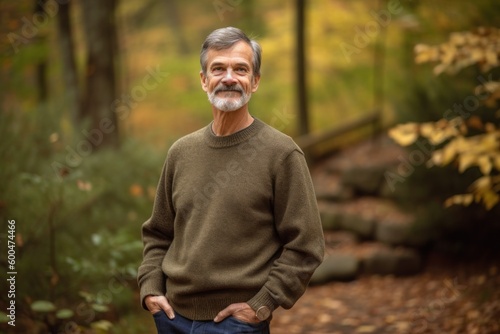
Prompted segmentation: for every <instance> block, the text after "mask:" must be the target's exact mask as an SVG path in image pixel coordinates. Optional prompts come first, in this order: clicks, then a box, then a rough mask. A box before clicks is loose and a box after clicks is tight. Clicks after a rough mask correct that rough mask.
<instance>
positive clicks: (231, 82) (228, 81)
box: [221, 68, 238, 86]
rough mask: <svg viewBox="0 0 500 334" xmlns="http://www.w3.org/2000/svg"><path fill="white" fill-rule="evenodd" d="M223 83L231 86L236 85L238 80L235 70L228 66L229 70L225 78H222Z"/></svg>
mask: <svg viewBox="0 0 500 334" xmlns="http://www.w3.org/2000/svg"><path fill="white" fill-rule="evenodd" d="M221 81H222V83H223V84H225V85H227V86H231V85H234V84H235V83H237V82H238V81H237V80H236V79H235V78H234V77H233V71H232V70H231V69H230V68H228V69H227V72H226V75H225V76H224V78H222V80H221Z"/></svg>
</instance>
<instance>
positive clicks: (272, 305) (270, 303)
mask: <svg viewBox="0 0 500 334" xmlns="http://www.w3.org/2000/svg"><path fill="white" fill-rule="evenodd" d="M247 304H248V305H250V307H251V308H252V309H253V310H254V311H257V309H258V308H259V307H261V306H267V307H269V309H270V310H271V312H273V311H274V310H275V309H276V308H277V307H278V306H279V305H278V303H276V300H275V299H274V298H273V297H272V296H271V294H270V293H269V291H268V290H267V289H266V287H265V286H264V287H262V289H260V291H259V292H257V294H256V295H255V296H253V297H252V299H250V300H248V301H247Z"/></svg>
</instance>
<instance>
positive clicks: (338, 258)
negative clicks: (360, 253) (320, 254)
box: [311, 254, 359, 284]
mask: <svg viewBox="0 0 500 334" xmlns="http://www.w3.org/2000/svg"><path fill="white" fill-rule="evenodd" d="M358 268H359V261H358V259H357V258H356V256H354V255H347V254H329V255H327V256H325V259H324V260H323V263H321V264H320V265H319V267H318V268H317V269H316V271H315V272H314V274H313V276H312V278H311V284H321V283H326V282H329V281H346V280H352V279H354V278H356V275H357V274H358Z"/></svg>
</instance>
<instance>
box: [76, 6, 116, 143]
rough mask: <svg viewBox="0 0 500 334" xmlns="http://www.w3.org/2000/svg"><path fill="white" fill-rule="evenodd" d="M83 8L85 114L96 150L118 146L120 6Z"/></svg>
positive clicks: (88, 131)
mask: <svg viewBox="0 0 500 334" xmlns="http://www.w3.org/2000/svg"><path fill="white" fill-rule="evenodd" d="M82 4H83V18H84V28H85V35H86V38H87V67H86V73H85V90H84V99H83V106H84V108H83V114H84V118H85V119H86V120H88V121H89V122H90V123H89V124H90V130H87V132H86V133H87V134H90V135H89V136H90V137H89V136H87V137H88V138H89V141H90V142H92V144H93V145H94V147H95V148H99V147H101V146H117V145H118V143H119V136H118V119H117V116H116V114H115V113H114V111H113V110H114V108H113V101H114V100H115V99H116V78H115V72H116V71H115V63H114V60H115V51H116V49H115V45H116V32H115V29H116V28H115V17H114V13H115V7H116V2H115V0H107V1H100V0H85V1H82ZM90 138H92V140H91V139H90Z"/></svg>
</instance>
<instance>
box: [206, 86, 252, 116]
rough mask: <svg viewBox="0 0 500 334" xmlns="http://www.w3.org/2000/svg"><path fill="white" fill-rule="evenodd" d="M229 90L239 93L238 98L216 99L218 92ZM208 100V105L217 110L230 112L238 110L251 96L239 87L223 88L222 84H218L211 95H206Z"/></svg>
mask: <svg viewBox="0 0 500 334" xmlns="http://www.w3.org/2000/svg"><path fill="white" fill-rule="evenodd" d="M226 89H229V90H231V91H236V92H240V94H241V96H240V97H239V98H232V97H218V96H217V93H218V92H219V91H224V90H226ZM207 95H208V100H209V101H210V103H211V104H212V105H213V106H214V107H215V108H217V109H219V110H221V111H224V112H231V111H235V110H238V109H240V108H241V107H243V106H244V105H245V104H247V103H248V101H250V98H251V97H252V94H251V93H250V94H247V93H246V92H245V91H244V90H243V89H242V88H241V87H239V86H236V87H235V86H230V87H228V86H225V85H223V84H219V85H218V86H217V87H215V88H214V90H213V91H212V92H211V93H207Z"/></svg>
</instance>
